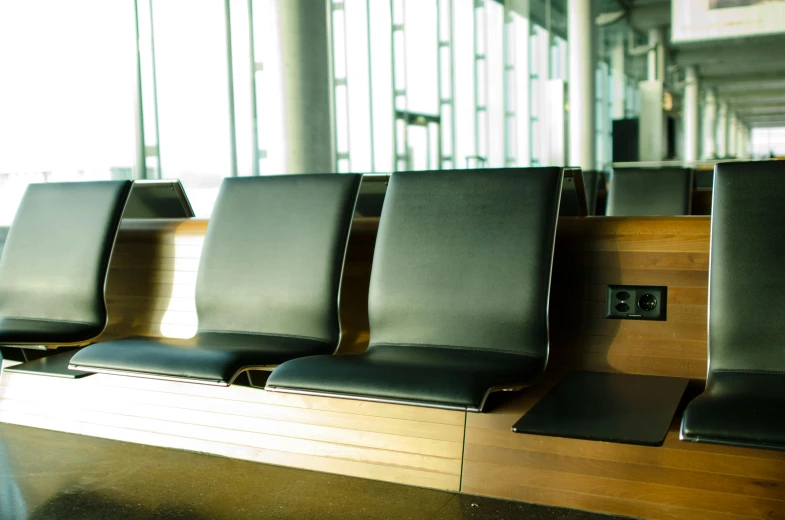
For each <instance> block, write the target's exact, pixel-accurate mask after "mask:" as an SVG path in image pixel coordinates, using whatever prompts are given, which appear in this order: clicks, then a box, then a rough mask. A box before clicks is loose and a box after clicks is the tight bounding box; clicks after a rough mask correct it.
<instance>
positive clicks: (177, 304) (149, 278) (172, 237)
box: [98, 218, 378, 354]
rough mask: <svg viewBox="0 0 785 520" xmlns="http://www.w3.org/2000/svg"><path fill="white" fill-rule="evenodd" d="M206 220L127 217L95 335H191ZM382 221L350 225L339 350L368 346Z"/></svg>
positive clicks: (355, 350) (359, 220)
mask: <svg viewBox="0 0 785 520" xmlns="http://www.w3.org/2000/svg"><path fill="white" fill-rule="evenodd" d="M207 225H208V221H207V220H201V219H191V220H181V221H178V220H170V221H146V220H144V221H125V222H123V224H122V226H121V228H120V232H119V233H118V237H117V244H116V245H115V249H114V252H113V255H112V259H111V262H110V266H109V275H108V279H107V289H106V302H107V310H108V313H109V324H108V327H107V329H106V331H105V332H104V334H103V335H102V337H100V338H99V339H98V340H99V341H104V340H109V339H116V338H122V337H128V336H148V337H173V338H188V337H191V336H193V335H194V334H195V333H196V329H197V325H198V320H197V316H196V304H195V300H194V292H195V287H196V277H197V271H198V268H199V257H200V255H201V249H202V245H203V242H204V236H205V233H206V232H207ZM377 228H378V219H375V218H357V219H355V220H354V222H353V224H352V232H351V234H350V237H349V245H348V251H347V256H346V262H345V266H344V273H343V279H342V284H341V325H342V329H343V330H342V338H341V344H340V346H339V350H338V351H339V352H340V353H343V354H351V353H358V352H363V351H365V349H366V348H367V346H368V341H369V339H370V333H369V326H368V296H367V295H368V283H369V280H370V270H371V261H372V260H373V250H374V244H375V242H376V229H377Z"/></svg>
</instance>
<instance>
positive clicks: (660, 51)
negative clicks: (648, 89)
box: [657, 28, 666, 86]
mask: <svg viewBox="0 0 785 520" xmlns="http://www.w3.org/2000/svg"><path fill="white" fill-rule="evenodd" d="M657 32H658V36H657V79H658V80H659V81H661V82H662V84H663V86H664V85H665V65H666V62H665V31H664V30H663V29H661V28H660V29H657Z"/></svg>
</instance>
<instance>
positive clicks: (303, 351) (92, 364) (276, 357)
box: [71, 332, 335, 384]
mask: <svg viewBox="0 0 785 520" xmlns="http://www.w3.org/2000/svg"><path fill="white" fill-rule="evenodd" d="M333 350H335V345H334V344H333V343H331V342H327V341H319V340H314V339H310V338H296V337H288V336H271V335H264V334H236V333H226V332H203V333H200V334H197V335H196V336H195V337H193V338H191V339H186V340H177V339H158V340H156V339H151V338H143V337H138V338H128V339H123V340H118V341H109V342H106V343H96V344H95V345H91V346H90V347H89V348H86V349H83V350H81V351H80V352H79V353H78V354H77V355H75V356H74V357H73V358H71V364H72V365H73V366H78V368H79V370H84V371H87V372H89V371H91V369H93V370H95V369H99V370H112V371H122V372H133V373H138V374H148V375H158V376H165V377H171V378H178V379H195V380H202V381H204V382H208V381H209V382H216V383H219V384H230V383H231V382H232V380H233V379H234V377H235V376H236V374H237V373H239V372H241V371H242V370H243V369H247V368H249V367H262V366H270V365H278V364H280V363H283V362H284V361H287V360H290V359H294V358H297V357H301V356H311V355H315V354H330V353H332V351H333ZM77 356H78V357H77Z"/></svg>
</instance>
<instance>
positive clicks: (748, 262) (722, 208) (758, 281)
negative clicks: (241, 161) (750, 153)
mask: <svg viewBox="0 0 785 520" xmlns="http://www.w3.org/2000/svg"><path fill="white" fill-rule="evenodd" d="M783 200H785V162H779V161H762V162H745V163H724V164H718V165H717V166H716V167H715V174H714V198H713V201H712V211H711V256H710V261H709V360H710V371H714V370H744V371H761V372H769V371H773V372H785V321H783V320H782V319H781V318H780V317H779V316H778V314H777V313H778V311H779V310H780V309H782V308H785V276H783V268H785V240H783V232H784V230H785V227H784V226H783V219H782V201H783Z"/></svg>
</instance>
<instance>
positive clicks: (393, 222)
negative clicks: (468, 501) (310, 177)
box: [266, 168, 563, 411]
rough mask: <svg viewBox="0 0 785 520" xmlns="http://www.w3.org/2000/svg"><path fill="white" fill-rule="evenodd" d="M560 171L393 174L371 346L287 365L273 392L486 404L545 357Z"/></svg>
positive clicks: (373, 296)
mask: <svg viewBox="0 0 785 520" xmlns="http://www.w3.org/2000/svg"><path fill="white" fill-rule="evenodd" d="M562 179H563V171H562V170H561V169H560V168H520V169H502V170H458V171H444V172H405V173H394V174H393V175H392V177H391V180H390V184H389V187H388V189H387V196H386V199H385V202H384V208H383V210H382V217H381V222H380V226H379V233H378V236H377V240H376V250H375V254H374V260H373V270H372V272H371V285H370V294H369V302H368V303H369V305H368V307H369V318H370V330H371V341H370V346H369V348H368V351H367V352H366V353H364V354H361V355H356V356H314V357H309V358H302V359H296V360H293V361H288V362H286V363H283V364H282V365H280V366H279V367H278V368H276V369H275V370H274V371H273V373H272V374H271V375H270V377H269V379H268V381H267V386H266V388H267V389H268V390H275V391H282V392H293V393H304V394H315V395H327V396H337V397H347V398H357V399H367V400H372V401H382V402H394V403H403V404H414V405H421V406H432V407H440V408H449V409H459V410H472V411H481V410H482V408H483V405H484V403H485V399H486V397H487V396H488V394H489V393H490V392H491V391H492V390H494V389H510V388H518V387H522V386H526V385H529V384H531V383H532V382H533V381H534V380H535V378H536V377H537V376H538V375H539V374H540V373H541V372H542V371H543V369H544V368H545V364H546V361H547V357H548V293H549V289H550V277H551V265H552V261H553V249H554V240H555V236H556V222H557V215H558V209H559V208H558V206H559V197H560V193H561V184H562Z"/></svg>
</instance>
